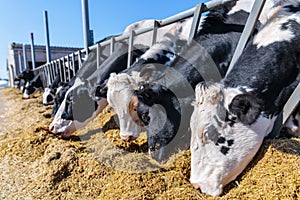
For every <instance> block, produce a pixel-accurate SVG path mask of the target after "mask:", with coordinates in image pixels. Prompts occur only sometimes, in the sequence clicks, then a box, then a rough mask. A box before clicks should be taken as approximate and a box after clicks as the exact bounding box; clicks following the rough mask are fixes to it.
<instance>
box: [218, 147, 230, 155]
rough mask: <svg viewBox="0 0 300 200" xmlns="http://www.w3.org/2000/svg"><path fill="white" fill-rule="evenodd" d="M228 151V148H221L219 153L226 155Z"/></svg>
mask: <svg viewBox="0 0 300 200" xmlns="http://www.w3.org/2000/svg"><path fill="white" fill-rule="evenodd" d="M229 149H230V148H228V147H225V146H222V147H221V150H220V151H221V153H222V154H224V155H226V154H227V153H228V151H229Z"/></svg>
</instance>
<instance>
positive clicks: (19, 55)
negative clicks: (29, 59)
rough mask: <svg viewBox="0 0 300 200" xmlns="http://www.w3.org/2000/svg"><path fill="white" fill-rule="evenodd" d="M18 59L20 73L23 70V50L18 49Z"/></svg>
mask: <svg viewBox="0 0 300 200" xmlns="http://www.w3.org/2000/svg"><path fill="white" fill-rule="evenodd" d="M18 61H19V73H21V72H22V59H21V51H18Z"/></svg>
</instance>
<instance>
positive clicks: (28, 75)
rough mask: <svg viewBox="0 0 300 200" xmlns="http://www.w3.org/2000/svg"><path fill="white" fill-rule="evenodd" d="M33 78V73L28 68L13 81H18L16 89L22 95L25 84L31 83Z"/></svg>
mask: <svg viewBox="0 0 300 200" xmlns="http://www.w3.org/2000/svg"><path fill="white" fill-rule="evenodd" d="M34 76H35V74H34V72H33V71H32V70H31V69H29V68H27V69H25V70H24V71H22V72H21V73H19V74H18V75H17V77H16V78H15V81H19V83H18V85H19V86H18V87H19V88H20V89H21V90H22V93H24V90H25V85H26V84H27V82H29V81H31V80H32V79H33V78H34Z"/></svg>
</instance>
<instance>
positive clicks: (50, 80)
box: [47, 63, 53, 84]
mask: <svg viewBox="0 0 300 200" xmlns="http://www.w3.org/2000/svg"><path fill="white" fill-rule="evenodd" d="M47 70H48V74H49V84H51V83H52V79H53V74H52V72H51V65H50V63H48V64H47Z"/></svg>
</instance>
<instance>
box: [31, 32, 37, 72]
mask: <svg viewBox="0 0 300 200" xmlns="http://www.w3.org/2000/svg"><path fill="white" fill-rule="evenodd" d="M30 38H31V61H32V69H35V67H36V66H35V50H34V38H33V33H30Z"/></svg>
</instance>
